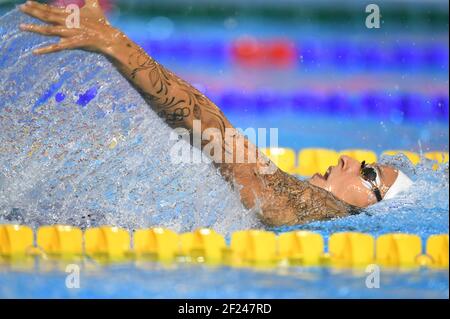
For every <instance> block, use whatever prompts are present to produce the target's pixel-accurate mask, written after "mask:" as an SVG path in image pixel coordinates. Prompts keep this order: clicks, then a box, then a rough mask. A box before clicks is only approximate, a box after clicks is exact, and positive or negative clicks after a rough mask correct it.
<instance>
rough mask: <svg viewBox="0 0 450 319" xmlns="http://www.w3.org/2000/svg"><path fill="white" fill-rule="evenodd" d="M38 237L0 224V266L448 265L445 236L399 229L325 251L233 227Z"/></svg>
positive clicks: (339, 241) (300, 234)
mask: <svg viewBox="0 0 450 319" xmlns="http://www.w3.org/2000/svg"><path fill="white" fill-rule="evenodd" d="M36 235H37V236H36V237H37V239H36V243H34V239H33V231H32V229H31V228H30V227H27V226H18V225H0V265H2V264H4V263H5V262H6V263H8V262H11V261H12V262H14V261H15V260H20V259H24V258H31V257H38V258H43V259H53V260H60V261H61V260H67V259H70V258H76V257H77V258H80V257H81V256H87V257H88V258H91V259H93V260H96V261H98V262H100V263H111V262H123V261H131V260H137V261H141V260H146V259H148V258H150V259H151V260H155V261H162V262H167V261H177V262H182V261H184V262H197V263H203V262H205V263H208V264H220V265H228V266H235V267H241V266H244V267H248V266H257V267H260V266H262V267H267V266H277V265H279V266H282V265H304V266H327V265H328V266H333V267H364V266H367V265H369V264H377V265H380V266H385V267H419V266H422V267H432V268H448V266H449V236H448V234H439V235H432V236H430V237H429V238H428V240H427V243H426V247H425V248H426V250H425V252H423V251H422V240H421V238H420V237H419V236H417V235H413V234H402V233H393V234H384V235H381V236H379V237H378V238H374V237H373V236H372V235H369V234H364V233H357V232H341V233H335V234H332V235H331V236H330V238H329V241H328V252H325V250H324V247H325V241H324V239H323V237H322V236H321V235H320V234H318V233H314V232H309V231H293V232H286V233H282V234H280V235H279V236H277V235H276V234H275V233H273V232H270V231H264V230H243V231H237V232H234V233H233V234H232V235H231V242H230V245H227V244H226V242H225V239H224V238H223V237H222V236H221V235H220V234H218V233H216V232H215V231H214V230H211V229H206V228H201V229H198V230H196V231H194V232H189V233H183V234H177V233H175V232H173V231H171V230H167V229H163V228H151V229H140V230H137V231H135V232H134V234H133V236H130V233H129V232H128V231H127V230H125V229H121V228H117V227H108V226H102V227H98V228H89V229H87V230H86V231H84V232H82V231H81V230H80V229H79V228H76V227H72V226H63V225H56V226H43V227H40V228H38V230H37V232H36ZM131 237H133V241H132V240H131V239H132V238H131ZM132 242H133V244H132ZM83 243H84V245H83ZM38 252H41V253H38Z"/></svg>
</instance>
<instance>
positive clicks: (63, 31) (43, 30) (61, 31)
mask: <svg viewBox="0 0 450 319" xmlns="http://www.w3.org/2000/svg"><path fill="white" fill-rule="evenodd" d="M20 29H21V30H22V31H29V32H34V33H39V34H42V35H57V36H60V37H71V36H74V35H76V34H77V33H78V32H77V31H76V30H77V29H69V28H65V27H58V26H51V25H38V24H21V25H20Z"/></svg>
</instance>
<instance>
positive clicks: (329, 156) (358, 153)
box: [262, 147, 449, 176]
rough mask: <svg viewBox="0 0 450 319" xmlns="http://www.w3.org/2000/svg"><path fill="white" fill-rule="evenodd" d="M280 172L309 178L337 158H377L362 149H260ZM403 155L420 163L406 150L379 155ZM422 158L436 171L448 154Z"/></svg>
mask: <svg viewBox="0 0 450 319" xmlns="http://www.w3.org/2000/svg"><path fill="white" fill-rule="evenodd" d="M262 151H263V153H264V154H266V155H267V156H268V157H269V158H270V159H271V160H272V161H273V162H274V163H275V164H276V165H277V166H278V167H280V169H281V170H283V171H285V172H287V173H290V174H298V175H301V176H311V175H313V174H315V173H320V174H324V173H325V172H326V170H327V168H328V167H329V166H332V165H336V164H337V162H338V159H339V156H342V155H347V156H350V157H352V158H354V159H356V160H358V161H360V162H361V161H366V162H367V163H372V162H376V161H377V160H378V156H377V154H376V153H375V152H373V151H370V150H362V149H348V150H342V151H335V150H331V149H324V148H305V149H302V150H300V151H299V152H298V154H296V152H295V151H294V150H293V149H290V148H282V147H279V148H270V149H269V148H266V149H262ZM398 154H404V155H405V156H406V157H407V158H408V159H409V160H410V161H411V163H413V164H414V165H417V164H418V163H419V162H420V155H419V154H418V153H414V152H411V151H407V150H387V151H384V152H383V153H382V154H381V155H389V156H394V155H398ZM423 157H424V158H426V159H429V160H433V161H436V162H437V163H436V164H435V165H434V166H433V168H434V169H437V168H438V167H439V165H440V164H442V163H448V161H449V154H448V152H427V153H424V154H423Z"/></svg>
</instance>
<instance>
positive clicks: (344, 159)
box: [339, 155, 361, 172]
mask: <svg viewBox="0 0 450 319" xmlns="http://www.w3.org/2000/svg"><path fill="white" fill-rule="evenodd" d="M339 164H341V165H342V169H343V170H345V171H357V172H359V169H360V167H361V163H360V162H359V161H357V160H355V159H354V158H351V157H350V156H347V155H342V156H341V157H339Z"/></svg>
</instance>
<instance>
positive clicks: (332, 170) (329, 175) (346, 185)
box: [309, 156, 398, 207]
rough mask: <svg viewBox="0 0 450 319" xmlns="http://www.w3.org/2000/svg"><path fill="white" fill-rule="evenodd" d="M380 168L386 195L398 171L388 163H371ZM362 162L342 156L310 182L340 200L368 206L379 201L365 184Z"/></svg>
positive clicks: (359, 205) (383, 192)
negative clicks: (334, 164)
mask: <svg viewBox="0 0 450 319" xmlns="http://www.w3.org/2000/svg"><path fill="white" fill-rule="evenodd" d="M371 165H372V166H376V167H377V168H378V170H377V171H378V172H379V177H380V182H381V186H380V191H381V195H382V196H384V194H386V192H387V191H388V189H389V187H391V185H392V184H393V183H394V182H395V179H396V178H397V175H398V172H397V171H396V170H395V169H394V168H392V167H390V166H386V165H379V164H371ZM360 169H361V162H359V161H357V160H355V159H353V158H351V157H348V156H341V157H340V158H339V161H338V164H337V165H336V166H330V167H329V168H328V170H327V172H326V173H325V174H324V175H321V174H315V175H314V176H313V177H311V179H310V180H309V182H310V183H311V184H312V185H315V186H317V187H320V188H323V189H325V190H327V191H329V192H330V193H332V194H333V195H334V196H336V197H337V198H339V199H340V200H342V201H344V202H346V203H348V204H351V205H354V206H357V207H367V206H369V205H372V204H375V203H376V202H377V199H376V196H375V194H374V192H373V191H372V190H370V189H368V188H367V187H366V186H364V184H363V181H362V180H361V176H360Z"/></svg>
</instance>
